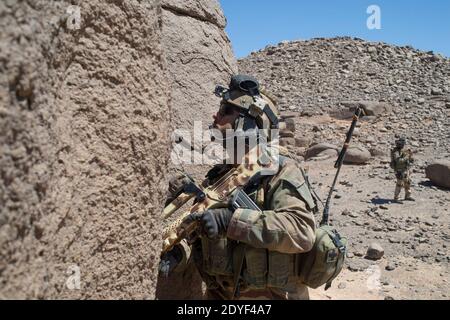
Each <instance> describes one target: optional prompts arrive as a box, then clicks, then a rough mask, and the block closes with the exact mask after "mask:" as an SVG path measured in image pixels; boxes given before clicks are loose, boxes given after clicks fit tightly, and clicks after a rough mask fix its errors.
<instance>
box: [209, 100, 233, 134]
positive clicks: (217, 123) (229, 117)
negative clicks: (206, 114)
mask: <svg viewBox="0 0 450 320" xmlns="http://www.w3.org/2000/svg"><path fill="white" fill-rule="evenodd" d="M238 117H239V110H238V109H236V108H235V107H233V106H230V105H227V104H221V106H220V109H219V112H217V113H216V114H215V115H214V116H213V119H214V123H213V128H215V129H218V130H220V131H221V132H222V133H225V132H226V130H233V129H234V128H233V127H234V122H235V121H236V119H237V118H238Z"/></svg>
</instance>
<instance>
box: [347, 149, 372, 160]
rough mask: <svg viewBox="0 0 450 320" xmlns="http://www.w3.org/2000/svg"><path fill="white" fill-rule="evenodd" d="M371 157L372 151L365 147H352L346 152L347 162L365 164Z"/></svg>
mask: <svg viewBox="0 0 450 320" xmlns="http://www.w3.org/2000/svg"><path fill="white" fill-rule="evenodd" d="M370 158H371V154H370V152H369V151H368V150H367V149H365V148H363V147H350V148H349V149H348V150H347V153H346V154H345V158H344V163H346V164H365V163H367V162H368V161H369V160H370Z"/></svg>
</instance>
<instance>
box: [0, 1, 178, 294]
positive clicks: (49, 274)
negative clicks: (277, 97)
mask: <svg viewBox="0 0 450 320" xmlns="http://www.w3.org/2000/svg"><path fill="white" fill-rule="evenodd" d="M75 3H76V4H77V6H75V7H71V6H72V5H73V4H75ZM5 6H6V7H8V9H6V7H5ZM77 7H78V8H79V12H81V19H78V18H77V14H76V13H75V12H76V11H77V10H73V11H72V14H73V16H71V15H69V14H67V15H66V12H67V11H69V8H71V9H74V8H77ZM160 9H161V8H160V7H159V4H158V2H154V1H138V0H127V1H115V2H114V4H112V3H111V2H108V1H103V0H92V1H76V2H74V1H69V0H62V1H57V2H56V1H47V0H33V1H30V2H26V1H2V2H0V12H1V19H0V33H1V36H0V61H2V63H0V74H1V77H0V106H1V107H0V109H2V108H3V106H5V107H6V108H7V110H8V113H7V114H1V110H0V114H1V116H0V168H1V171H2V174H0V199H1V200H0V201H1V204H0V208H1V209H0V211H1V213H0V229H1V230H0V257H1V258H0V283H1V285H0V297H1V298H2V299H14V300H15V299H19V300H22V299H23V300H28V299H30V300H37V299H48V300H53V299H70V300H72V299H76V300H78V299H100V300H106V299H154V298H155V291H156V290H155V287H156V282H157V273H158V263H159V253H160V250H161V245H162V241H161V233H162V232H163V230H164V226H163V224H162V223H161V209H162V207H163V205H164V200H165V198H166V190H167V167H168V165H169V163H170V149H169V147H168V146H169V144H170V135H169V132H168V130H167V128H168V127H169V126H170V118H171V108H170V86H169V85H168V79H167V78H166V73H167V67H166V60H165V56H164V52H163V49H162V34H161V25H160V22H161V10H160ZM77 21H78V22H77ZM77 29H79V30H77ZM78 280H80V281H78Z"/></svg>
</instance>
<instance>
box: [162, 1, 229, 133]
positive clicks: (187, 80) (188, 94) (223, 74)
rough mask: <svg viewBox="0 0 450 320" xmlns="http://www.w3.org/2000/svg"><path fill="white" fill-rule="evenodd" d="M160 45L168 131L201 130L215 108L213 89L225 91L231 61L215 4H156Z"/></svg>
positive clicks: (194, 2)
mask: <svg viewBox="0 0 450 320" xmlns="http://www.w3.org/2000/svg"><path fill="white" fill-rule="evenodd" d="M161 7H162V44H163V49H164V52H165V56H166V61H167V67H168V77H169V80H170V83H169V85H170V88H171V99H172V100H171V103H172V110H173V116H172V128H174V129H188V130H191V129H192V128H193V123H194V121H202V123H203V128H204V129H206V128H207V126H208V125H209V124H211V121H212V115H213V114H215V113H216V112H217V110H218V108H219V99H218V98H217V97H216V96H215V95H214V93H213V92H214V88H215V86H216V85H217V84H221V85H225V86H228V84H229V82H230V75H232V74H236V73H237V70H238V69H237V61H236V59H235V57H234V55H233V51H232V48H231V44H230V40H229V39H228V36H227V35H226V33H225V30H224V29H225V25H226V18H225V16H224V13H223V11H222V8H221V7H220V4H219V2H218V1H217V0H185V1H179V0H162V1H161Z"/></svg>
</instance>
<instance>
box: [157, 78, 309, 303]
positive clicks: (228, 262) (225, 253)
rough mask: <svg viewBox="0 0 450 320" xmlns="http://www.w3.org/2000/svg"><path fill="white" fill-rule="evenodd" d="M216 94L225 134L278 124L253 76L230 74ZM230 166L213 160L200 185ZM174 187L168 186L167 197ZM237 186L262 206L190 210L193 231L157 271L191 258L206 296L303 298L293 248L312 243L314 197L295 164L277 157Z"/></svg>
mask: <svg viewBox="0 0 450 320" xmlns="http://www.w3.org/2000/svg"><path fill="white" fill-rule="evenodd" d="M221 97H222V101H221V105H220V109H219V112H218V113H217V114H216V115H215V116H214V124H213V128H214V129H216V130H219V131H220V132H223V133H224V134H226V130H230V129H231V130H243V131H247V130H252V129H264V130H267V131H269V130H271V129H276V128H277V124H278V111H277V110H276V108H275V104H274V103H273V101H272V100H271V99H270V98H269V97H267V96H266V95H264V94H263V93H261V92H260V91H259V84H258V82H257V81H256V79H254V78H252V77H249V76H244V75H238V76H234V77H232V79H231V83H230V85H229V89H228V90H226V91H225V92H224V94H222V95H221ZM253 103H262V104H263V106H265V108H263V109H264V112H263V113H262V114H259V115H255V114H252V112H251V110H250V106H251V105H252V104H253ZM226 138H227V137H226ZM280 154H281V151H280ZM281 158H282V160H281ZM236 165H237V164H219V165H216V166H215V167H213V168H212V169H211V170H210V171H209V173H208V174H207V180H205V184H204V185H203V186H204V187H207V186H208V185H212V184H214V183H215V182H216V181H217V180H219V179H220V178H221V177H223V176H224V175H225V174H226V173H227V172H228V171H229V170H230V169H231V168H233V167H234V166H236ZM176 180H177V179H175V181H176ZM174 185H176V183H175V184H174ZM177 188H179V187H177V186H172V187H171V188H170V189H171V192H172V197H171V198H173V196H176V193H177V191H176V189H177ZM244 191H245V192H246V193H247V194H248V195H249V197H250V198H251V199H252V200H253V201H254V202H255V203H256V204H257V205H258V206H259V208H260V209H261V211H256V210H251V209H237V210H232V208H220V209H210V210H207V211H206V212H204V213H193V214H191V215H189V216H188V217H187V218H186V220H195V221H198V222H199V224H200V226H201V229H202V230H200V236H199V237H198V238H196V239H193V241H190V242H191V243H190V244H188V243H187V242H186V241H183V242H182V243H180V244H179V245H177V246H175V247H174V249H172V250H171V251H169V252H168V253H166V254H165V255H164V256H163V257H162V258H161V264H160V267H161V266H162V267H164V271H163V269H160V270H161V271H162V272H172V271H174V272H177V271H178V272H179V271H182V270H183V269H184V267H183V265H185V264H186V263H189V262H190V261H192V262H194V263H195V265H196V267H197V269H198V271H199V273H200V275H201V277H202V279H203V281H204V282H205V284H206V286H207V298H209V299H215V300H216V299H308V298H309V294H308V288H307V287H306V286H305V285H302V284H301V283H299V281H298V277H297V273H298V254H300V253H304V252H308V251H309V250H311V248H312V247H313V245H314V241H315V219H314V215H313V210H314V209H315V208H316V203H315V201H314V199H313V196H312V195H311V192H310V188H309V185H308V183H307V181H305V177H304V175H303V172H302V170H301V169H300V168H299V167H298V166H297V164H296V163H295V162H293V161H291V160H290V159H288V158H284V157H280V167H279V170H278V172H277V173H276V174H275V175H272V176H267V177H264V178H262V179H261V180H260V181H258V182H257V183H256V184H254V185H251V186H248V187H247V189H246V190H244ZM170 200H171V199H169V201H170ZM243 248H245V249H243Z"/></svg>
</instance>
